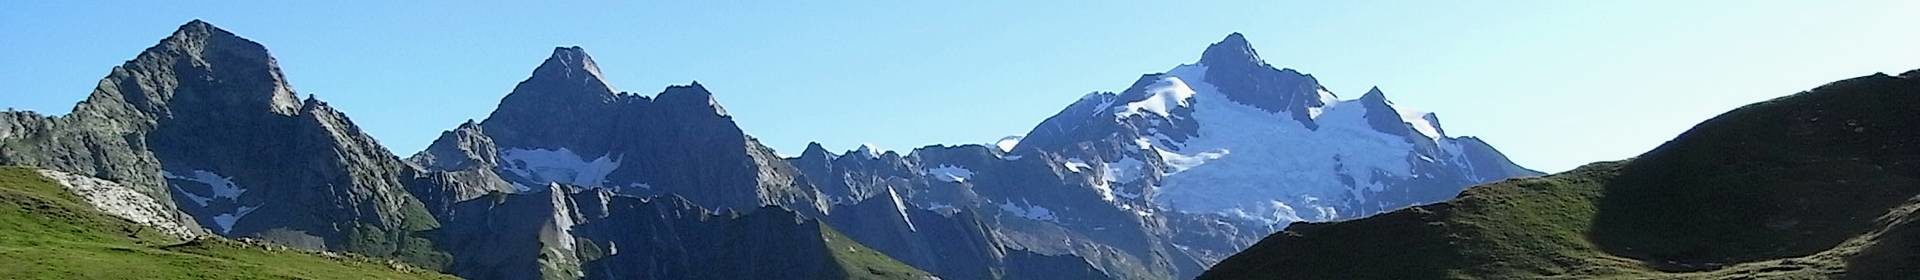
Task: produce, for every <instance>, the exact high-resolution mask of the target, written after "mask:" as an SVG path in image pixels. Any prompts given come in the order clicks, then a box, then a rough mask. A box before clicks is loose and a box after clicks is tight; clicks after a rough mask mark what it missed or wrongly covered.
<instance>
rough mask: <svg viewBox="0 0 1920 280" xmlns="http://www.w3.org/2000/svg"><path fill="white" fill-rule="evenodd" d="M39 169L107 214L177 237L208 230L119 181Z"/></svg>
mask: <svg viewBox="0 0 1920 280" xmlns="http://www.w3.org/2000/svg"><path fill="white" fill-rule="evenodd" d="M39 172H40V175H41V176H46V177H47V178H48V179H53V181H54V182H57V183H60V185H61V186H65V187H67V191H69V192H73V194H74V196H78V197H80V198H81V199H83V200H86V201H87V204H90V205H93V207H94V209H99V210H100V212H104V213H107V214H108V215H113V216H115V217H120V218H122V219H127V221H132V222H133V223H135V224H139V225H142V226H146V227H149V228H153V229H154V230H158V231H160V232H161V233H165V234H167V235H169V236H173V237H175V238H179V239H180V240H193V239H194V238H198V237H201V236H206V235H207V234H209V233H208V232H207V230H206V229H204V228H200V227H199V226H198V225H194V224H191V223H180V222H179V221H192V220H193V217H191V216H187V215H186V213H180V212H178V211H173V210H172V209H170V207H167V203H163V202H162V201H160V200H155V199H153V197H149V196H147V195H146V194H141V193H140V192H136V191H134V190H133V189H132V188H127V187H126V186H121V185H120V184H119V183H114V182H113V181H107V180H101V179H100V178H93V177H87V176H80V175H74V174H73V173H66V172H60V171H53V170H45V169H42V170H39Z"/></svg>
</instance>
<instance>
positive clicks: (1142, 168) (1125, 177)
mask: <svg viewBox="0 0 1920 280" xmlns="http://www.w3.org/2000/svg"><path fill="white" fill-rule="evenodd" d="M1105 169H1106V170H1104V171H1106V172H1105V173H1101V176H1100V179H1101V180H1102V181H1107V182H1114V183H1132V182H1134V181H1139V180H1140V178H1141V177H1144V176H1145V175H1146V171H1147V170H1146V163H1145V162H1142V161H1140V160H1139V159H1134V158H1132V157H1125V158H1120V160H1118V161H1114V162H1108V163H1107V164H1106V168H1105Z"/></svg>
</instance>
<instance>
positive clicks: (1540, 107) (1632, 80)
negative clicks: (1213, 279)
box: [0, 1, 1920, 171]
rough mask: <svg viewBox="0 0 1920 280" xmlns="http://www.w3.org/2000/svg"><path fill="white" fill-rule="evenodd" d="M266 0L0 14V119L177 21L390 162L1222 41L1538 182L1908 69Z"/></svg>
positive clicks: (1475, 10) (955, 110) (1901, 44)
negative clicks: (1745, 112)
mask: <svg viewBox="0 0 1920 280" xmlns="http://www.w3.org/2000/svg"><path fill="white" fill-rule="evenodd" d="M102 2H105V1H102ZM161 2H181V3H161ZM278 2H282V1H112V2H111V3H98V2H91V1H6V2H5V3H0V106H5V107H13V108H19V109H30V110H35V111H41V112H46V113H55V114H64V113H65V112H67V111H68V110H70V109H71V107H72V105H73V104H74V103H75V102H77V101H79V100H81V99H82V98H84V97H85V96H86V94H87V93H88V92H90V91H91V90H92V88H93V86H94V85H95V83H96V82H97V81H98V80H99V79H100V78H101V77H103V76H105V75H106V73H107V71H108V70H109V69H110V68H112V67H113V66H115V65H119V64H120V63H121V62H123V61H124V60H126V59H131V58H132V57H133V56H134V55H135V54H137V53H139V51H140V50H141V49H144V48H146V47H148V46H151V45H153V44H154V43H155V42H157V41H158V40H159V39H161V38H163V37H165V36H167V35H168V34H169V33H170V32H171V31H172V30H173V29H174V28H175V27H177V26H178V25H180V24H182V23H185V22H186V21H188V20H191V19H195V18H199V19H205V20H207V21H208V22H211V23H213V24H214V25H216V26H220V27H222V28H225V29H227V30H230V31H233V32H235V33H237V34H240V35H241V36H244V37H247V38H250V39H253V40H254V41H258V42H260V43H262V44H265V45H266V46H267V47H268V49H270V50H271V51H272V52H273V54H274V55H275V56H276V57H277V58H278V59H279V61H280V66H281V67H282V68H283V70H284V71H285V72H286V74H287V75H288V79H289V80H291V82H292V83H293V86H294V88H295V89H296V90H297V91H299V93H301V94H303V95H304V94H315V95H317V96H319V97H320V98H321V99H322V100H326V101H329V102H331V103H332V104H334V105H335V106H336V107H338V108H340V109H341V110H342V111H345V112H346V113H347V114H348V115H349V116H351V117H353V119H354V121H355V122H356V123H358V124H359V125H360V126H361V127H363V128H365V129H367V130H368V131H369V133H372V134H373V135H374V136H375V137H377V138H379V139H380V141H381V142H382V143H383V144H385V145H386V146H387V147H388V148H390V149H393V150H394V151H395V152H396V153H397V154H400V155H402V156H405V155H410V154H412V153H414V152H416V151H418V150H420V149H422V148H424V147H425V146H426V145H427V143H429V142H430V141H432V139H433V137H436V136H437V135H438V134H439V133H440V131H442V130H445V129H449V128H452V127H453V126H455V125H456V124H458V123H460V122H462V121H464V120H466V119H470V118H471V119H480V118H484V117H485V116H486V114H487V113H488V112H490V111H491V110H492V109H493V106H494V105H495V104H496V103H497V102H498V101H499V99H500V97H502V96H504V95H505V94H506V93H507V92H508V91H509V90H510V89H512V87H513V85H514V84H515V83H517V82H519V81H520V80H522V79H525V78H526V76H527V75H528V74H529V73H531V71H532V70H533V68H534V66H536V65H537V64H539V62H540V61H541V60H542V59H544V58H545V57H546V56H547V55H548V54H549V53H550V52H551V50H552V48H553V47H555V46H572V45H579V46H582V47H585V48H586V49H587V51H588V52H589V53H590V54H592V55H593V57H594V59H595V60H596V61H598V62H599V64H600V67H601V69H603V70H604V71H605V73H606V74H607V76H608V79H609V80H610V81H611V82H612V83H613V84H614V85H615V87H617V88H619V89H620V90H624V91H631V92H636V93H641V94H648V95H651V94H654V93H657V92H658V91H659V90H660V89H662V88H664V87H665V86H667V85H672V84H685V83H688V82H691V81H695V80H697V81H699V82H700V83H701V84H703V85H706V86H707V87H708V88H709V89H711V90H713V91H714V92H715V94H716V95H717V98H718V99H719V100H720V102H721V103H722V104H723V105H724V106H725V107H726V108H727V110H728V111H729V112H730V113H732V115H733V116H734V118H735V120H737V121H738V122H740V124H741V126H743V128H744V129H745V130H746V131H747V132H748V133H749V134H752V135H755V136H757V137H759V138H760V139H761V140H762V141H764V142H765V143H767V144H768V145H771V146H773V147H774V148H775V149H777V150H780V151H782V153H785V154H793V153H798V152H799V150H800V149H801V148H803V147H805V145H806V143H807V142H809V141H819V142H822V143H824V144H825V145H826V146H827V147H828V148H830V149H835V150H846V149H852V148H854V147H855V146H857V145H859V144H861V143H873V144H875V145H877V146H880V147H882V148H885V149H894V150H905V149H910V148H913V147H918V146H922V145H928V144H936V143H946V144H957V143H986V142H991V141H993V140H995V139H998V138H1000V137H1002V136H1007V135H1017V134H1022V133H1025V132H1026V130H1027V129H1029V128H1031V127H1032V126H1033V125H1034V124H1036V123H1038V122H1039V121H1040V120H1041V119H1043V118H1045V117H1047V116H1049V115H1051V114H1053V113H1055V112H1056V111H1058V110H1059V109H1061V108H1063V107H1064V106H1066V105H1067V104H1068V103H1070V102H1072V101H1073V100H1075V99H1076V98H1078V97H1080V96H1081V95H1083V94H1086V93H1088V92H1092V91H1118V90H1122V89H1124V88H1125V87H1126V86H1127V85H1129V84H1130V83H1131V82H1132V81H1133V80H1134V79H1136V78H1138V77H1139V75H1141V74H1145V73H1152V72H1160V71H1165V70H1167V69H1170V68H1172V67H1173V66H1175V65H1178V64H1182V63H1191V62H1193V61H1195V60H1197V59H1198V58H1199V55H1200V51H1201V50H1202V49H1204V48H1205V47H1206V45H1207V44H1208V43H1212V42H1214V41H1217V40H1219V39H1220V38H1221V37H1223V36H1225V35H1226V34H1227V33H1230V32H1242V33H1245V34H1246V35H1247V37H1248V38H1249V41H1251V42H1252V43H1253V44H1254V47H1255V48H1257V49H1258V50H1259V51H1260V53H1261V56H1262V57H1264V58H1265V59H1266V60H1267V61H1268V62H1269V63H1272V64H1274V65H1277V66H1282V67H1290V68H1295V69H1299V70H1301V71H1303V72H1306V73H1310V74H1314V75H1315V76H1316V77H1318V78H1319V79H1320V81H1321V82H1322V83H1324V84H1325V85H1326V86H1327V87H1329V88H1330V89H1331V90H1333V91H1334V92H1335V93H1337V94H1340V95H1341V96H1342V97H1343V98H1348V99H1350V98H1355V97H1358V96H1359V94H1360V93H1363V92H1365V90H1366V89H1367V88H1368V87H1371V86H1380V87H1381V88H1382V89H1383V90H1384V91H1385V92H1386V93H1387V96H1388V97H1389V98H1390V99H1392V100H1394V101H1395V102H1396V103H1397V104H1400V105H1402V106H1408V107H1413V108H1417V109H1420V110H1425V111H1432V112H1436V113H1438V114H1439V116H1440V119H1441V121H1442V124H1443V126H1444V127H1445V128H1446V130H1447V131H1448V132H1449V134H1452V135H1475V136H1481V137H1483V138H1485V139H1487V140H1488V141H1489V142H1491V143H1493V144H1494V145H1495V146H1496V147H1498V148H1499V149H1501V150H1502V151H1504V152H1506V153H1507V155H1509V156H1511V157H1512V158H1514V159H1515V160H1516V161H1518V162H1519V163H1520V164H1522V165H1525V166H1528V167H1533V168H1536V169H1541V170H1545V171H1561V170H1566V169H1569V168H1572V167H1574V166H1578V165H1580V164H1584V163H1587V162H1592V161H1601V160H1616V159H1622V158H1627V157H1631V156H1634V155H1637V154H1639V153H1641V152H1644V151H1646V150H1648V149H1650V148H1652V147H1654V146H1656V145H1659V144H1660V143H1661V142H1663V141H1665V140H1667V139H1669V138H1671V137H1672V136H1674V135H1675V134H1678V133H1679V132H1681V131H1684V130H1685V129H1687V128H1689V127H1691V126H1692V125H1693V124H1695V123H1697V122H1699V121H1702V120H1705V119H1706V118H1708V117H1710V116H1713V115H1716V114H1719V113H1721V112H1725V111H1727V110H1730V109H1732V108H1734V107H1736V106H1739V105H1742V104H1746V103H1751V102H1756V101H1761V100H1765V99H1769V98H1773V97H1778V96H1782V95H1786V94H1791V93H1794V92H1798V91H1801V90H1805V89H1808V88H1812V87H1814V86H1818V85H1820V84H1823V83H1826V82H1829V81H1833V80H1839V79H1844V78H1850V77H1855V76H1862V75H1867V74H1872V73H1874V72H1888V73H1893V74H1897V73H1899V72H1901V71H1905V70H1910V69H1915V68H1920V51H1916V50H1920V28H1915V27H1920V14H1916V13H1915V12H1920V1H1779V2H1775V1H1313V2H1307V1H1299V2H1294V1H1100V2H1097V3H1100V5H1092V4H1086V3H1066V2H1080V1H859V2H886V3H817V2H824V1H658V3H653V2H652V1H527V2H536V3H494V2H491V1H477V2H470V1H365V2H357V1H354V2H340V3H332V2H335V1H301V2H308V3H278ZM286 2H293V1H286ZM314 2H327V3H314ZM388 2H397V3H388ZM516 2H517V1H516ZM893 2H911V3H893ZM1031 2H1038V3H1031ZM1189 2H1192V3H1189ZM1321 2H1336V3H1321ZM1670 2H1683V3H1670ZM1088 3H1094V2H1088Z"/></svg>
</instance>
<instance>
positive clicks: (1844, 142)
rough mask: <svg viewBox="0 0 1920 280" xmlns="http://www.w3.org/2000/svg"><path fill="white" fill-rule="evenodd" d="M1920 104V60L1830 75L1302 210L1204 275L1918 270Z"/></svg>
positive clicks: (1684, 275) (1819, 275)
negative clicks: (1902, 69)
mask: <svg viewBox="0 0 1920 280" xmlns="http://www.w3.org/2000/svg"><path fill="white" fill-rule="evenodd" d="M1916 106H1920V70H1915V71H1909V72H1906V73H1903V74H1900V75H1898V76H1895V75H1887V74H1874V75H1871V76H1865V77H1858V78H1852V79H1847V80H1842V81H1838V82H1833V83H1831V84H1827V85H1824V86H1820V87H1818V88H1814V89H1812V90H1809V91H1805V92H1801V93H1798V94H1793V95H1789V96H1786V97H1781V98H1777V99H1773V100H1768V101H1764V102H1760V103H1754V104H1751V105H1747V106H1744V107H1741V108H1738V109H1735V110H1733V111H1730V112H1727V113H1724V114H1721V115H1719V116H1717V117H1714V118H1712V119H1709V120H1707V121H1706V122H1703V123H1700V124H1699V125H1697V126H1694V127H1693V128H1692V129H1690V130H1688V131H1686V132H1685V133H1682V134H1680V135H1679V136H1678V137H1676V138H1674V139H1673V140H1671V141H1668V142H1666V143H1665V144H1663V145H1660V146H1659V147H1657V148H1654V149H1653V150H1652V151H1648V152H1646V153H1645V154H1641V155H1640V156H1638V157H1634V158H1630V159H1625V160H1620V161H1613V162H1600V163H1593V164H1589V165H1586V166H1582V167H1580V168H1576V169H1574V170H1572V171H1567V172H1563V173H1559V174H1553V175H1548V176H1542V177H1530V178H1520V179H1510V180H1505V181H1501V182H1497V183H1493V184H1486V185H1481V186H1476V187H1473V188H1471V189H1468V190H1466V191H1465V192H1464V193H1462V194H1461V195H1460V196H1459V197H1457V198H1454V199H1452V200H1450V201H1447V202H1442V203H1437V204H1431V205H1422V206H1416V207H1412V208H1407V209H1401V210H1396V211H1393V212H1389V213H1385V214H1380V215H1377V216H1373V217H1368V218H1362V219H1356V220H1349V221H1340V222H1330V223H1297V224H1294V225H1292V226H1290V227H1288V228H1287V229H1286V230H1285V231H1284V232H1281V233H1277V234H1274V235H1272V236H1269V237H1267V238H1265V239H1264V240H1261V241H1260V242H1259V243H1258V244H1256V245H1254V246H1252V247H1251V248H1249V249H1247V250H1246V251H1244V252H1241V253H1239V254H1237V255H1234V256H1233V257H1230V258H1227V259H1226V260H1224V261H1222V262H1220V263H1219V265H1217V266H1214V267H1213V268H1212V269H1210V270H1208V271H1207V272H1206V273H1205V274H1203V275H1201V276H1200V279H1596V278H1605V279H1910V278H1912V277H1913V275H1916V273H1920V254H1917V252H1920V246H1917V245H1916V244H1920V243H1916V242H1917V241H1920V231H1916V230H1915V229H1916V227H1915V221H1917V220H1920V215H1915V210H1916V209H1920V173H1917V172H1916V170H1920V168H1917V167H1920V166H1916V165H1917V164H1920V160H1916V159H1920V140H1916V139H1920V135H1916V132H1915V131H1914V130H1913V129H1912V128H1914V127H1916V126H1920V117H1916V116H1915V115H1914V114H1913V113H1912V109H1913V108H1915V107H1916ZM1382 256H1391V257H1387V258H1383V257H1382Z"/></svg>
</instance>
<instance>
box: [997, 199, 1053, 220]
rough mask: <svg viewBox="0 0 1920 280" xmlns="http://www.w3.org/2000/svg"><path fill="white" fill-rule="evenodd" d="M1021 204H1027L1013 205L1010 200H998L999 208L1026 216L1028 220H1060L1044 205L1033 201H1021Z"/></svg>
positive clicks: (1016, 214)
mask: <svg viewBox="0 0 1920 280" xmlns="http://www.w3.org/2000/svg"><path fill="white" fill-rule="evenodd" d="M1022 204H1026V205H1027V206H1026V207H1020V206H1018V205H1014V204H1013V202H1011V201H1007V202H1000V210H1005V211H1007V212H1008V213H1013V215H1014V216H1019V217H1021V218H1027V219H1029V220H1036V221H1051V222H1059V221H1060V217H1059V216H1054V215H1053V210H1052V209H1047V208H1046V207H1040V206H1039V205H1033V203H1024V202H1023V203H1022Z"/></svg>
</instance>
